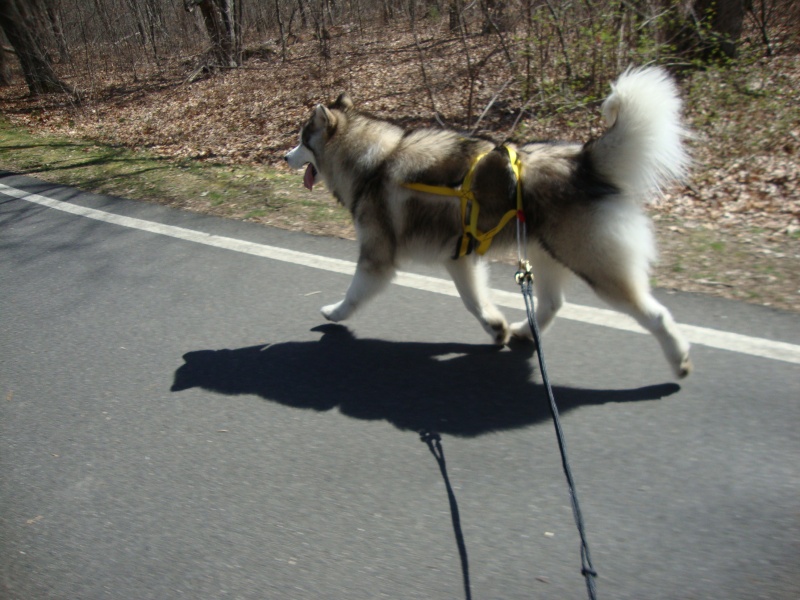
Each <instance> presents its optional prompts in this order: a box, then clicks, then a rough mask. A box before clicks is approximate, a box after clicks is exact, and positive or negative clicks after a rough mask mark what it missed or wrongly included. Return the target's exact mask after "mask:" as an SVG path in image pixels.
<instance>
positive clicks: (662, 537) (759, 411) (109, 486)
mask: <svg viewBox="0 0 800 600" xmlns="http://www.w3.org/2000/svg"><path fill="white" fill-rule="evenodd" d="M0 253H1V254H0V256H1V257H2V260H0V385H1V386H2V387H1V388H0V553H2V563H1V564H0V597H2V598H4V599H6V598H7V599H8V600H36V599H39V598H59V599H62V598H63V599H70V600H74V599H83V600H86V599H94V598H97V599H101V598H102V599H119V600H131V599H137V600H145V599H153V600H167V599H173V598H204V599H210V598H241V599H248V600H249V599H262V598H269V599H272V598H275V599H289V600H304V599H312V598H326V599H327V598H335V599H339V598H341V599H348V600H356V599H370V600H371V599H375V598H425V599H453V598H475V599H489V598H492V599H517V598H519V599H522V598H525V599H528V598H541V599H557V600H563V599H565V598H585V597H586V590H585V585H584V581H583V578H582V577H581V574H580V557H579V541H578V535H577V531H576V529H575V525H574V522H573V519H572V514H571V509H570V506H569V497H568V493H567V488H566V483H565V480H564V476H563V474H562V471H561V463H560V458H559V454H558V449H557V446H556V440H555V435H554V431H553V426H552V423H551V422H550V418H549V413H548V411H547V407H546V400H545V396H544V393H543V388H542V385H541V379H540V377H539V373H538V368H536V367H535V357H533V356H532V353H531V351H530V349H529V348H526V347H517V348H513V349H503V350H498V349H496V348H493V347H491V346H490V345H488V344H487V341H488V340H487V337H486V335H485V334H484V332H483V331H482V330H481V328H480V327H479V325H478V324H477V322H476V321H475V320H474V319H473V318H472V317H471V316H470V315H469V314H468V313H467V312H466V311H465V310H464V309H463V307H462V306H461V303H460V301H459V299H458V298H456V297H454V296H452V295H451V294H452V292H451V290H450V288H448V286H447V285H446V283H444V282H442V281H441V280H442V279H443V278H444V277H445V274H444V272H439V271H435V270H427V269H423V270H416V271H412V272H410V273H409V274H407V275H404V276H403V277H401V278H399V285H393V286H391V288H390V290H389V292H388V293H386V294H384V295H383V296H382V297H380V298H378V299H377V300H376V301H375V302H374V303H373V304H371V305H370V306H368V307H367V308H366V309H364V310H363V312H361V313H359V314H358V315H357V317H356V318H355V319H354V320H353V321H352V322H351V323H348V324H347V325H346V326H344V325H332V324H326V323H325V322H324V320H323V319H322V317H321V316H320V314H319V308H320V307H321V306H323V305H325V304H329V303H331V302H334V301H336V300H337V299H339V298H341V297H342V294H343V293H344V291H345V289H346V287H347V284H348V281H349V276H348V275H347V273H348V270H351V269H352V261H353V260H355V257H356V248H355V245H354V244H353V243H351V242H348V241H344V240H334V239H326V238H315V237H310V236H306V235H302V234H296V233H290V232H286V231H280V230H275V229H270V228H266V227H261V226H255V225H251V224H247V223H239V222H234V221H225V220H220V219H215V218H210V217H206V216H201V215H195V214H189V213H184V212H180V211H174V210H170V209H166V208H164V207H161V206H154V205H148V204H143V203H136V202H130V201H127V200H122V199H115V198H109V197H104V196H96V195H92V194H84V193H81V192H79V191H77V190H74V189H70V188H64V187H61V186H56V185H52V184H47V183H42V182H39V181H36V180H33V179H29V178H26V177H21V176H14V175H10V174H3V175H1V176H0ZM492 285H493V287H494V288H496V289H497V290H498V293H497V296H498V298H499V299H500V300H501V301H502V302H504V303H505V305H506V308H504V310H505V311H506V313H507V315H508V316H509V317H510V318H511V319H514V320H518V319H521V318H522V317H523V313H522V312H521V311H520V310H519V308H516V307H515V306H518V305H515V304H514V302H521V301H519V300H515V299H514V298H513V295H514V294H517V289H516V286H515V284H514V283H513V273H512V269H511V268H510V267H508V266H506V265H493V271H492ZM659 298H661V299H662V301H663V302H664V303H665V304H666V305H667V306H669V307H670V309H671V310H672V311H673V313H674V315H675V316H676V319H677V320H678V321H679V322H680V323H682V324H684V326H685V327H686V329H687V331H689V332H690V335H691V337H692V339H693V340H694V347H693V360H694V363H695V367H696V370H695V372H694V374H693V375H692V376H691V377H690V378H689V379H688V380H686V381H681V382H679V383H676V382H674V381H673V379H672V376H671V373H670V370H669V368H668V366H667V364H666V362H665V361H664V359H663V357H662V356H661V352H660V350H659V348H658V345H657V343H656V342H655V340H654V339H652V338H651V337H649V336H646V335H642V334H641V333H638V332H636V331H632V330H631V328H630V327H629V326H627V325H626V321H625V320H624V319H621V320H620V319H617V317H616V316H611V317H609V315H608V313H606V312H603V311H602V310H598V309H600V308H601V307H602V305H601V304H600V303H598V302H597V301H596V300H595V299H594V298H592V297H591V295H590V294H588V293H587V292H586V290H584V289H582V288H581V287H580V285H579V284H576V286H575V289H574V291H573V293H572V294H571V295H570V297H569V299H570V300H571V301H572V302H573V304H572V305H571V306H570V308H569V310H568V311H566V315H565V317H566V318H561V319H559V320H558V321H557V322H556V324H555V325H554V327H553V329H552V331H551V332H550V333H549V334H548V336H547V338H546V340H545V354H546V358H547V362H548V371H549V374H550V378H551V380H552V382H553V385H554V387H555V394H556V399H557V401H558V403H559V406H560V408H561V412H562V424H563V427H564V430H565V434H566V437H567V444H568V450H569V457H570V460H571V463H572V468H573V473H574V477H575V480H576V483H577V489H578V494H579V497H580V500H581V506H582V509H583V513H584V518H585V520H586V527H587V534H588V540H589V544H590V547H591V551H592V558H593V562H594V566H595V568H596V569H597V571H598V572H599V577H598V579H597V589H598V597H599V598H609V599H610V598H614V599H617V600H620V599H630V600H641V599H664V600H674V599H695V598H696V599H708V598H726V599H742V600H752V599H756V598H768V599H781V600H782V599H786V600H789V599H795V598H798V597H800V580H799V579H798V577H797V573H798V569H799V568H800V501H798V498H800V471H799V470H798V467H797V464H798V456H800V433H798V432H799V431H800V402H799V400H800V320H799V319H798V318H797V316H796V315H794V314H789V313H784V312H779V311H775V310H770V309H766V308H762V307H755V306H748V305H744V304H741V303H737V302H731V301H725V300H720V299H714V298H708V297H704V296H700V295H690V294H680V293H672V294H669V293H664V292H661V293H659ZM509 306H510V307H509ZM421 432H435V433H438V434H439V435H441V447H440V449H441V453H440V454H437V452H436V451H437V447H436V445H435V444H428V443H425V442H424V441H422V440H421V437H420V433H421Z"/></svg>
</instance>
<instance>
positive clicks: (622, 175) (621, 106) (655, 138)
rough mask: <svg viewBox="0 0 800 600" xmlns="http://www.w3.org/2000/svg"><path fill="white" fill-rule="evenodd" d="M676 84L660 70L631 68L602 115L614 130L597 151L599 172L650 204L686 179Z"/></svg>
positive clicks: (594, 150) (594, 148)
mask: <svg viewBox="0 0 800 600" xmlns="http://www.w3.org/2000/svg"><path fill="white" fill-rule="evenodd" d="M680 112H681V99H680V97H679V95H678V89H677V87H676V85H675V82H674V81H673V80H672V78H671V77H670V76H669V75H668V74H667V72H666V71H664V70H663V69H661V68H659V67H645V68H630V69H628V70H627V71H625V73H623V74H622V75H621V76H620V77H619V79H618V80H617V81H616V83H614V84H613V85H612V87H611V95H610V96H609V97H608V98H606V100H605V102H604V103H603V107H602V113H603V117H604V119H605V122H606V126H607V127H608V130H607V131H606V133H605V134H604V135H603V136H602V137H601V138H600V139H598V140H597V141H596V142H595V143H594V144H593V145H592V147H591V150H590V152H591V155H592V163H593V165H594V167H595V168H596V169H597V171H598V172H599V173H600V174H601V175H602V176H603V177H604V178H606V179H607V180H608V181H610V182H611V183H613V184H614V185H616V186H617V187H618V188H620V190H621V191H622V192H623V193H624V194H626V195H627V196H632V197H633V198H635V199H637V200H639V201H642V202H646V201H648V200H650V199H652V198H653V197H654V196H656V195H658V194H660V193H661V192H662V191H663V189H664V187H665V186H666V185H667V184H669V183H671V182H673V181H676V180H681V179H682V178H683V177H684V176H685V175H686V171H687V168H688V166H689V156H688V154H687V153H686V149H685V148H684V144H683V139H684V138H685V137H686V135H687V132H686V130H685V129H684V128H683V126H682V124H681V116H680Z"/></svg>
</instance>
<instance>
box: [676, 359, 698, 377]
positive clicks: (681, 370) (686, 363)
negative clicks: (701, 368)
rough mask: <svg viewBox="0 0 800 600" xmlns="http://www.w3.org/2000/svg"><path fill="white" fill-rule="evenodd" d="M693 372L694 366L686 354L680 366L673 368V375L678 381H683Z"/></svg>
mask: <svg viewBox="0 0 800 600" xmlns="http://www.w3.org/2000/svg"><path fill="white" fill-rule="evenodd" d="M693 370H694V365H693V364H692V359H691V358H689V355H688V354H686V355H685V356H684V357H683V360H681V362H680V364H679V365H678V366H677V367H676V368H675V375H677V376H678V379H685V378H686V377H688V376H689V375H691V373H692V371H693Z"/></svg>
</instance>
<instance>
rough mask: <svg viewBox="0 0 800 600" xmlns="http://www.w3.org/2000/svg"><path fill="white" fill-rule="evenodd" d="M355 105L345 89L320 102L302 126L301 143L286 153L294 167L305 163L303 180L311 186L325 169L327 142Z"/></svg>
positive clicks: (302, 165)
mask: <svg viewBox="0 0 800 600" xmlns="http://www.w3.org/2000/svg"><path fill="white" fill-rule="evenodd" d="M352 108H353V101H352V100H351V99H350V96H348V95H347V94H346V93H345V94H342V95H340V96H339V97H338V98H337V99H336V102H334V103H333V104H331V105H329V106H324V105H322V104H318V105H317V106H316V108H315V109H314V111H313V112H312V113H311V117H310V118H309V119H308V121H306V124H305V125H303V127H302V129H301V130H300V143H299V144H298V145H297V146H296V147H294V148H293V149H292V150H291V151H290V152H289V153H288V154H287V155H286V157H285V158H286V162H287V163H289V166H290V167H292V168H293V169H301V168H303V167H304V166H305V167H306V172H305V175H304V177H303V184H304V185H305V186H306V187H307V188H308V189H309V190H310V189H312V188H313V187H314V184H315V183H317V181H318V179H319V177H320V173H321V172H322V171H323V170H324V168H325V167H324V161H325V146H326V144H327V143H328V140H330V139H331V138H332V137H333V136H334V134H335V133H336V130H337V128H338V127H339V126H340V125H341V123H342V120H343V119H345V118H346V113H347V111H349V110H351V109H352Z"/></svg>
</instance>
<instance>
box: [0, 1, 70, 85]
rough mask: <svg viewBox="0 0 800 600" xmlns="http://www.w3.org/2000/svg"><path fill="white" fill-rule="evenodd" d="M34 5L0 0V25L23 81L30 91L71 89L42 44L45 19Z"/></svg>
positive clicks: (25, 2)
mask: <svg viewBox="0 0 800 600" xmlns="http://www.w3.org/2000/svg"><path fill="white" fill-rule="evenodd" d="M36 8H37V5H36V4H34V3H31V2H27V1H26V0H0V28H2V29H3V32H4V33H5V34H6V38H8V42H9V43H10V44H11V47H12V48H13V49H14V53H15V54H16V55H17V59H19V63H20V66H21V67H22V73H23V75H24V77H25V83H27V84H28V89H29V90H30V92H31V94H32V95H38V94H46V93H52V92H69V93H73V90H72V88H71V87H70V86H69V85H67V84H66V83H64V82H63V81H61V80H60V79H59V78H58V76H57V75H56V73H55V71H54V70H53V65H52V64H51V62H50V59H49V58H48V56H47V52H46V49H45V48H44V47H43V44H42V40H43V39H44V37H45V36H44V32H45V27H46V22H45V20H44V18H43V15H42V14H41V12H40V11H38V10H36Z"/></svg>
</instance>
